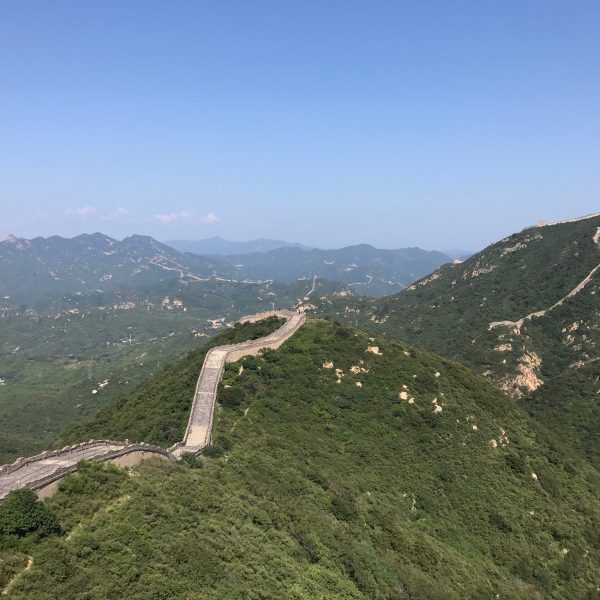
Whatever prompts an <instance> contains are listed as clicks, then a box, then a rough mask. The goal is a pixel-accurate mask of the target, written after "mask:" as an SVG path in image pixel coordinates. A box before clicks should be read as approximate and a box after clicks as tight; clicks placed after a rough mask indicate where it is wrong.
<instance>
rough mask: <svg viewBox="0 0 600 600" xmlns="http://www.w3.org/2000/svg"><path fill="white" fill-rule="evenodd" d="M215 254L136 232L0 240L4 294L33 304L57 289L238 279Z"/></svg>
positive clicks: (88, 289) (1, 291)
mask: <svg viewBox="0 0 600 600" xmlns="http://www.w3.org/2000/svg"><path fill="white" fill-rule="evenodd" d="M237 274H238V273H237V271H236V269H235V268H234V267H231V265H229V264H227V263H224V262H222V261H219V260H218V259H216V258H206V257H201V256H197V255H194V254H183V253H181V252H178V251H177V250H174V249H173V248H169V247H168V246H165V245H164V244H161V243H159V242H157V241H156V240H154V239H152V238H150V237H147V236H141V235H132V236H130V237H127V238H125V239H124V240H122V241H120V242H119V241H117V240H114V239H112V238H110V237H108V236H106V235H103V234H101V233H94V234H91V235H88V234H83V235H79V236H76V237H74V238H62V237H59V236H52V237H49V238H41V237H38V238H34V239H32V240H26V239H18V238H15V237H14V236H8V238H7V239H6V240H4V241H3V242H0V275H1V277H0V296H5V297H9V298H10V299H11V301H12V303H13V304H14V303H19V302H22V303H25V304H28V305H33V304H35V303H36V302H37V301H38V300H40V299H42V300H45V299H47V297H49V296H52V295H55V294H58V293H67V292H70V293H77V292H78V293H89V292H92V291H94V290H101V291H111V290H114V289H117V288H119V287H122V286H128V287H131V286H143V285H151V284H153V283H157V282H159V281H166V280H174V281H176V280H179V279H183V280H186V281H198V280H206V279H209V278H211V277H216V276H218V277H221V278H223V277H225V278H235V277H236V275H237Z"/></svg>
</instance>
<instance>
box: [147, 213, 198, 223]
mask: <svg viewBox="0 0 600 600" xmlns="http://www.w3.org/2000/svg"><path fill="white" fill-rule="evenodd" d="M154 218H155V219H156V220H157V221H158V222H160V223H162V224H163V225H168V224H169V223H175V222H178V221H184V222H187V223H189V222H190V221H191V220H192V215H191V213H190V212H188V211H187V210H180V211H179V212H170V213H159V214H157V215H154Z"/></svg>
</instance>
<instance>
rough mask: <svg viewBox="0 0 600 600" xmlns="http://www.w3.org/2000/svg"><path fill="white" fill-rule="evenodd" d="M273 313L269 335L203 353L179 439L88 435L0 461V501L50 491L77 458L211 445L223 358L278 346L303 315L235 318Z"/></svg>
mask: <svg viewBox="0 0 600 600" xmlns="http://www.w3.org/2000/svg"><path fill="white" fill-rule="evenodd" d="M272 316H277V317H280V318H283V319H285V320H286V322H285V324H284V325H282V326H281V327H280V328H279V329H278V330H277V331H274V332H273V333H271V334H270V335H267V336H265V337H262V338H259V339H257V340H252V341H249V342H242V343H240V344H230V345H226V346H217V347H215V348H211V349H210V350H209V351H208V352H207V354H206V357H205V359H204V364H203V365H202V369H201V371H200V375H199V377H198V383H197V384H196V390H195V393H194V400H193V402H192V408H191V410H190V418H189V421H188V425H187V427H186V430H185V434H184V437H183V440H182V441H181V442H178V443H177V444H175V445H174V446H172V447H171V448H169V450H165V449H164V448H160V447H159V446H155V445H152V444H145V443H143V442H142V443H131V442H129V441H128V440H125V441H124V442H122V441H121V442H118V441H112V440H90V441H89V442H83V443H81V444H75V445H74V446H67V447H65V448H61V449H60V450H50V451H47V452H42V453H41V454H37V455H35V456H31V457H29V458H18V459H17V460H16V461H15V462H13V463H11V464H8V465H2V466H0V502H1V501H2V500H3V499H4V498H5V497H6V496H7V495H8V494H9V493H10V492H12V491H13V490H16V489H19V488H21V487H25V486H27V487H29V488H31V489H32V490H35V491H36V492H37V493H38V496H40V498H44V497H46V496H48V495H50V494H51V493H53V492H54V491H55V490H56V489H57V487H58V481H59V480H60V479H62V478H63V477H65V476H66V475H68V474H70V473H73V472H75V471H77V469H78V466H77V465H78V463H79V461H80V460H97V461H111V462H113V463H115V464H118V465H120V466H133V465H136V464H138V463H139V462H140V461H142V460H144V459H145V458H151V457H157V456H158V457H162V458H165V459H169V460H175V459H177V458H179V457H180V456H181V455H182V454H183V453H184V452H193V453H198V452H200V451H201V450H202V449H203V448H204V447H206V446H207V445H208V444H210V437H211V431H212V423H213V413H214V408H215V402H216V399H217V391H218V387H219V382H220V381H221V377H222V375H223V369H224V368H225V363H227V362H235V361H237V360H239V359H240V358H242V357H243V356H250V355H253V356H257V355H258V354H259V352H260V351H261V350H264V349H266V348H269V349H272V350H275V349H277V348H279V346H281V345H282V344H283V343H284V342H285V341H286V340H287V339H288V338H290V337H291V336H292V335H294V333H295V332H296V331H297V330H298V329H299V328H300V327H301V326H302V325H303V323H304V322H305V320H306V315H304V314H300V313H297V312H291V311H284V310H276V311H270V312H264V313H259V314H257V315H251V316H249V317H244V318H242V319H240V323H254V322H256V321H260V320H262V319H266V318H268V317H272Z"/></svg>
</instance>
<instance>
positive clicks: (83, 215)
mask: <svg viewBox="0 0 600 600" xmlns="http://www.w3.org/2000/svg"><path fill="white" fill-rule="evenodd" d="M65 214H66V215H67V216H69V217H77V218H78V219H83V220H85V219H89V218H90V217H93V216H94V215H95V214H96V209H95V208H94V207H93V206H82V207H81V208H67V210H66V213H65Z"/></svg>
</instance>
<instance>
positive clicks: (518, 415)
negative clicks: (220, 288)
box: [5, 319, 600, 600]
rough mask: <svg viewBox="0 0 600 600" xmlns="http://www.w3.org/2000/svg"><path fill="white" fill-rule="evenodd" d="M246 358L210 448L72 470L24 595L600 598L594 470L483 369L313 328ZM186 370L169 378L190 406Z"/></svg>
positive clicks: (234, 370)
mask: <svg viewBox="0 0 600 600" xmlns="http://www.w3.org/2000/svg"><path fill="white" fill-rule="evenodd" d="M235 333H236V332H235V331H234V332H229V335H235ZM241 366H243V367H244V368H243V369H240V364H235V365H231V366H229V367H228V368H227V371H226V373H225V376H224V380H223V384H222V387H221V390H220V404H219V409H218V412H217V415H216V429H215V431H214V434H215V445H214V447H213V450H212V452H211V453H210V454H211V456H212V457H208V456H205V457H202V458H201V459H200V460H196V459H189V460H186V461H182V462H180V463H173V462H169V461H160V460H151V461H147V462H145V463H143V464H142V465H141V466H140V467H138V468H137V469H136V471H135V475H136V476H135V477H128V476H126V475H125V474H124V473H123V472H122V471H119V470H117V469H114V468H110V467H106V468H103V467H99V466H97V465H94V466H90V467H88V468H84V469H83V471H82V472H80V473H79V474H78V475H74V476H71V477H69V478H68V479H67V480H66V481H65V483H63V485H62V489H61V491H60V492H59V493H57V494H56V495H55V496H54V497H52V498H51V499H50V500H49V501H48V502H47V504H48V506H49V507H50V508H51V509H52V510H53V511H54V512H55V513H56V514H57V515H58V517H59V519H60V522H61V525H62V526H63V528H64V529H65V531H66V532H67V533H66V535H65V536H62V537H58V538H56V537H54V538H47V539H45V540H43V541H41V542H39V543H37V544H35V545H34V544H32V543H30V541H29V540H28V539H27V538H26V539H25V540H21V541H19V542H18V543H17V544H13V546H12V547H11V549H12V552H14V553H20V554H19V556H20V555H22V554H23V553H29V554H31V555H32V556H33V557H34V566H33V569H32V571H31V572H29V573H27V574H26V575H25V576H23V577H21V578H19V580H18V581H17V582H16V583H15V585H14V588H13V590H12V592H11V597H15V598H31V597H35V598H38V599H40V600H44V599H54V598H57V597H60V598H63V599H64V600H70V599H75V598H77V599H80V598H94V599H100V598H115V597H127V598H140V599H141V598H143V599H145V600H146V599H154V598H156V599H158V598H165V599H166V598H170V599H171V598H182V599H183V598H186V599H191V598H198V599H200V598H202V599H203V600H207V599H208V600H210V599H214V600H216V599H219V600H222V599H227V598H231V599H234V598H235V599H236V600H238V599H245V598H246V599H259V598H260V599H264V598H278V599H279V598H289V599H307V600H308V599H310V600H313V599H315V598H323V599H325V598H327V599H329V598H344V599H350V598H353V599H361V598H370V599H382V600H392V599H398V600H399V599H412V600H414V599H424V600H425V599H435V598H439V599H444V600H446V599H461V600H462V599H469V598H473V599H474V598H477V599H485V598H489V599H492V598H498V597H500V598H504V599H515V600H516V599H522V598H533V599H536V598H538V599H541V598H550V597H552V598H554V599H569V600H571V599H574V598H583V599H588V600H592V599H597V598H598V597H599V596H600V594H599V592H598V586H599V585H600V580H598V573H599V572H600V526H599V524H600V503H599V501H598V494H599V492H600V475H599V473H598V472H597V471H595V470H594V469H593V468H590V467H589V466H588V465H587V464H586V463H585V462H583V461H581V460H579V459H578V458H577V457H576V455H569V454H565V453H564V452H563V451H562V450H561V448H559V447H558V446H557V445H556V444H555V443H554V441H553V439H552V438H551V437H546V436H545V434H544V433H543V432H542V431H538V430H537V429H533V428H532V427H531V426H530V424H529V421H528V417H527V416H526V415H525V414H524V413H523V412H522V411H521V410H520V409H519V407H518V406H517V405H516V404H515V403H514V402H513V401H512V400H510V399H509V398H507V397H506V396H504V395H503V394H501V393H500V392H499V391H497V390H496V389H495V388H494V387H492V386H491V385H490V384H489V383H488V382H486V381H485V380H484V379H481V378H479V377H477V376H476V375H474V374H473V373H472V372H470V371H469V370H468V369H466V368H464V367H462V366H460V365H458V364H456V363H453V362H451V361H449V360H447V359H443V358H440V357H438V356H435V355H433V354H429V353H428V352H425V351H421V350H417V349H415V348H413V347H411V346H407V345H405V344H398V343H394V342H392V341H390V340H389V339H386V338H377V339H374V340H373V339H369V338H368V337H367V335H366V334H363V333H360V332H358V331H354V330H351V329H347V328H344V327H341V326H338V325H337V324H335V323H332V322H327V321H322V320H314V319H313V320H309V322H308V323H307V324H306V325H305V326H304V327H303V328H301V329H300V330H299V332H297V333H296V334H295V335H294V336H293V337H292V338H291V339H290V340H288V342H286V344H285V345H284V346H283V347H282V348H281V349H280V350H278V351H276V352H268V353H266V354H265V355H264V357H262V358H255V357H248V358H246V359H243V361H242V362H241ZM188 368H189V365H188V361H187V359H186V360H185V361H182V362H181V363H178V364H176V365H173V367H172V369H171V370H170V371H169V372H165V373H164V378H167V377H168V380H169V382H170V383H169V385H175V384H177V385H180V386H188V390H187V396H188V397H189V396H190V393H191V390H192V389H193V383H194V381H195V379H194V380H192V379H191V378H189V380H188V376H187V374H186V373H187V370H188ZM336 369H340V370H339V371H336ZM178 373H179V374H180V377H178V376H177V375H178ZM338 380H339V383H338ZM155 383H156V381H155ZM357 384H361V385H357ZM174 391H175V390H174ZM177 394H178V392H176V393H175V395H177ZM170 397H171V393H170V392H169V390H168V389H167V387H165V389H164V390H163V392H162V398H163V400H165V401H169V400H168V399H169V398H170ZM136 405H137V408H135V410H137V419H138V420H140V421H144V420H145V419H146V417H147V413H146V406H145V405H144V404H142V403H137V401H132V404H130V405H129V406H123V409H124V414H127V415H128V416H127V423H128V424H127V427H133V425H134V423H133V419H134V418H135V416H136V415H135V410H134V407H135V406H136ZM158 406H159V403H157V402H156V403H155V402H154V400H152V399H150V408H149V411H150V413H151V414H152V415H153V414H154V413H155V411H157V410H158ZM172 408H175V409H176V410H178V409H177V408H176V407H175V405H171V406H170V408H169V409H168V410H170V409H172ZM168 410H167V411H165V413H164V414H168ZM111 418H113V419H114V424H115V426H119V422H120V421H119V419H120V418H121V417H120V415H119V414H118V411H116V412H114V413H113V414H112V417H111ZM158 420H159V419H156V421H157V422H158ZM151 421H152V422H153V421H154V417H152V419H151ZM122 426H123V427H124V426H125V425H122ZM140 433H141V432H140ZM146 434H147V435H152V436H154V435H162V434H161V433H160V432H158V433H157V431H156V429H155V428H150V429H148V432H147V433H146ZM146 434H144V435H146ZM132 437H133V436H132ZM156 439H158V438H156ZM156 439H155V440H154V441H156ZM165 439H166V438H165ZM5 551H6V550H5Z"/></svg>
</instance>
